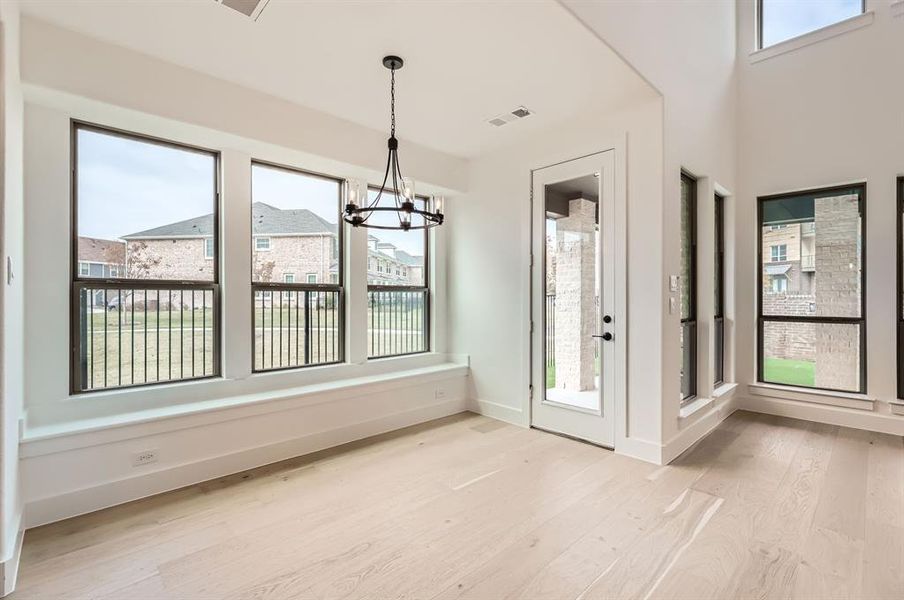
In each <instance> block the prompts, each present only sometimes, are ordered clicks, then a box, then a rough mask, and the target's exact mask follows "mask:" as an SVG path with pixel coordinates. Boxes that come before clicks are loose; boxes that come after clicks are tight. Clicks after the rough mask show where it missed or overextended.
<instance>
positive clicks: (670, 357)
mask: <svg viewBox="0 0 904 600" xmlns="http://www.w3.org/2000/svg"><path fill="white" fill-rule="evenodd" d="M562 3H563V4H564V5H565V6H566V7H567V8H568V9H569V10H571V11H572V12H573V13H574V14H575V16H576V17H577V18H579V19H580V20H581V21H582V22H583V23H584V24H585V25H586V26H587V27H588V29H589V30H590V31H592V32H593V33H595V34H596V35H597V36H598V37H599V38H600V39H602V40H604V41H605V42H606V43H607V44H608V45H610V46H611V47H612V48H613V49H614V50H615V51H616V52H618V53H619V54H620V55H621V56H622V57H623V58H624V59H625V60H626V61H627V62H628V63H630V64H631V65H632V66H633V67H634V68H635V69H636V70H637V71H638V72H639V73H640V74H641V75H642V76H643V77H645V78H646V79H647V81H649V82H650V83H651V84H652V85H653V86H654V87H655V88H656V89H657V90H658V91H659V92H660V93H661V94H662V97H663V118H664V133H663V140H664V141H663V152H664V154H663V161H664V168H663V172H662V173H663V179H662V180H661V182H662V190H663V192H662V197H663V201H662V208H661V215H662V218H661V227H662V229H661V235H662V243H661V245H660V246H659V251H660V252H661V264H662V266H661V270H660V271H659V280H658V281H656V282H655V286H656V290H657V293H658V296H659V299H660V305H659V313H660V316H658V317H656V318H659V319H661V321H662V324H663V328H662V343H661V364H662V377H661V382H660V385H661V387H660V391H659V395H660V398H661V400H662V411H661V418H662V425H661V427H662V440H663V443H664V444H670V443H672V442H673V441H674V442H675V443H677V444H678V445H679V446H681V445H684V444H686V443H687V438H686V437H685V436H684V435H683V434H682V430H683V429H684V428H686V427H689V426H690V424H691V420H689V419H682V418H680V417H679V398H680V391H679V390H680V368H681V350H680V340H679V333H680V315H679V314H677V311H676V313H675V314H670V313H669V306H668V303H669V296H670V295H671V296H675V294H674V293H671V294H670V293H669V291H668V277H669V275H675V274H678V273H679V266H680V264H679V257H680V253H679V228H678V223H679V222H680V219H679V215H680V213H679V207H680V197H681V196H680V174H681V170H682V169H685V170H687V171H688V172H690V173H691V174H693V175H694V176H696V177H698V178H700V181H699V183H698V203H699V213H698V214H699V217H700V219H699V223H700V227H699V236H698V252H699V257H700V260H699V262H698V274H697V275H698V288H697V297H698V300H699V306H698V343H699V354H698V357H699V363H700V364H699V369H698V396H699V397H701V398H703V399H706V398H710V397H712V396H713V386H712V384H711V383H710V382H711V381H712V359H711V347H712V339H711V338H712V300H711V299H712V296H713V291H712V290H713V287H712V258H711V256H712V252H711V249H712V243H713V234H712V227H711V226H709V224H711V223H712V210H711V207H712V197H713V191H714V189H715V188H716V186H719V187H721V190H722V192H723V193H725V194H727V195H728V196H729V199H728V203H727V207H726V208H727V211H726V212H727V214H726V221H727V222H728V223H729V224H731V223H732V222H733V219H734V214H733V199H732V198H731V196H733V195H734V191H735V187H736V171H737V167H736V148H737V143H738V136H737V134H736V108H737V98H736V92H737V89H736V88H737V85H736V77H735V6H734V3H733V2H730V1H726V2H713V1H711V0H684V1H682V2H636V1H632V0H607V1H606V2H587V1H582V0H564V1H563V2H562ZM731 241H732V240H731V239H729V240H728V242H729V247H730V246H731ZM731 258H732V257H731V252H730V248H729V255H728V257H727V260H729V261H730V260H731ZM632 268H633V264H632V265H630V266H629V270H630V269H632ZM733 275H734V271H733V265H731V264H729V271H728V279H727V280H726V287H727V290H729V291H730V290H731V289H732V287H733V286H732V282H731V278H732V277H733ZM652 285H653V284H652V283H651V286H652ZM630 301H631V300H630V299H629V302H630ZM734 318H735V310H734V298H733V297H732V296H731V294H730V293H729V295H728V296H727V297H726V329H727V331H728V334H729V335H731V334H732V329H733V322H734ZM632 343H634V342H633V339H632ZM730 359H731V356H730V355H729V364H728V368H727V375H726V380H727V381H731V375H732V373H733V370H732V368H731V364H730ZM717 409H719V408H718V407H715V408H714V409H712V410H717ZM710 416H715V415H713V414H712V413H707V414H706V415H704V414H702V413H701V414H696V415H695V416H694V417H693V420H697V419H701V418H704V417H706V418H709V417H710ZM704 432H705V431H704ZM697 435H699V434H698V433H693V434H692V435H691V436H690V439H692V438H694V437H696V436H697ZM673 451H674V449H673Z"/></svg>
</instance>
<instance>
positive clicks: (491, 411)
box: [469, 400, 530, 427]
mask: <svg viewBox="0 0 904 600" xmlns="http://www.w3.org/2000/svg"><path fill="white" fill-rule="evenodd" d="M469 408H470V410H471V412H475V413H477V414H479V415H483V416H485V417H491V418H493V419H498V420H500V421H505V422H506V423H511V424H512V425H518V426H519V427H530V420H529V416H528V415H527V414H526V413H525V412H524V411H523V410H521V409H520V408H512V407H511V406H506V405H505V404H499V403H498V402H492V401H490V400H471V401H470V402H469Z"/></svg>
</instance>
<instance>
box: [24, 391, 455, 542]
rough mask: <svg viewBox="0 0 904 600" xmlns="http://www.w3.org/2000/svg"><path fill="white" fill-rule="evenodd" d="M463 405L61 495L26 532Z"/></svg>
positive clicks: (46, 503)
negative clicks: (32, 528) (33, 528)
mask: <svg viewBox="0 0 904 600" xmlns="http://www.w3.org/2000/svg"><path fill="white" fill-rule="evenodd" d="M467 408H468V407H467V403H466V402H465V400H463V399H456V400H449V401H446V402H441V403H431V404H428V405H425V406H421V407H417V408H413V409H409V410H404V411H399V412H396V413H392V414H389V415H385V416H382V417H379V418H376V419H371V420H368V421H362V422H360V423H355V424H352V425H348V426H344V427H339V428H334V429H330V430H327V431H320V432H316V433H311V434H307V435H304V436H301V437H298V438H295V439H292V440H287V441H282V442H277V443H275V444H269V445H265V446H258V447H254V448H248V449H244V450H240V451H237V452H234V453H231V454H226V455H223V456H217V457H214V458H209V459H205V460H200V461H195V462H191V463H187V464H182V465H177V466H175V467H172V468H169V469H164V470H159V471H154V472H151V473H146V474H143V475H138V476H135V477H129V478H124V479H119V480H115V481H110V482H107V483H104V484H101V485H96V486H91V487H88V488H83V489H79V490H74V491H71V492H66V493H64V494H60V495H56V496H51V497H45V498H39V499H36V500H32V501H30V502H28V503H27V504H26V506H25V524H26V527H27V528H31V527H37V526H40V525H45V524H47V523H53V522H55V521H60V520H63V519H68V518H70V517H75V516H78V515H82V514H86V513H90V512H94V511H97V510H101V509H104V508H109V507H111V506H116V505H118V504H124V503H126V502H131V501H133V500H139V499H141V498H146V497H148V496H153V495H156V494H160V493H163V492H168V491H171V490H175V489H179V488H182V487H185V486H188V485H194V484H196V483H201V482H204V481H209V480H211V479H217V478H219V477H224V476H226V475H231V474H234V473H239V472H241V471H245V470H248V469H253V468H256V467H261V466H264V465H267V464H271V463H274V462H279V461H281V460H286V459H289V458H294V457H296V456H302V455H304V454H309V453H311V452H317V451H319V450H324V449H326V448H331V447H333V446H338V445H340V444H346V443H348V442H353V441H357V440H361V439H364V438H367V437H371V436H374V435H379V434H381V433H387V432H389V431H393V430H396V429H401V428H402V427H408V426H410V425H416V424H418V423H424V422H426V421H431V420H433V419H438V418H441V417H446V416H450V415H454V414H457V413H460V412H465V411H466V410H467Z"/></svg>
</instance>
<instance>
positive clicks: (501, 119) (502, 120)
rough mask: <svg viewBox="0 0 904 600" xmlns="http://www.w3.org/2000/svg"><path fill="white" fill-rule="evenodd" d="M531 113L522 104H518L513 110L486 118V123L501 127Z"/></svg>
mask: <svg viewBox="0 0 904 600" xmlns="http://www.w3.org/2000/svg"><path fill="white" fill-rule="evenodd" d="M532 114H533V113H532V112H531V111H530V110H529V109H527V108H525V107H524V106H519V107H518V108H516V109H515V110H513V111H510V112H506V113H502V114H501V115H496V116H495V117H493V118H492V119H487V123H489V124H490V125H492V126H494V127H502V126H503V125H507V124H509V123H512V122H513V121H517V120H518V119H523V118H524V117H527V116H530V115H532Z"/></svg>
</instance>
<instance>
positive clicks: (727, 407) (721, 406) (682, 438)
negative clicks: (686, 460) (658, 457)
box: [661, 396, 738, 465]
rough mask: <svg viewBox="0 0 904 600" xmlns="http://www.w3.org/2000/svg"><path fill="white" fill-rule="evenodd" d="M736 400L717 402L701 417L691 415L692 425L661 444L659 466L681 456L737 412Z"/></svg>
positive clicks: (732, 398)
mask: <svg viewBox="0 0 904 600" xmlns="http://www.w3.org/2000/svg"><path fill="white" fill-rule="evenodd" d="M736 398H737V397H736V396H735V397H731V398H729V399H728V400H726V401H725V402H721V403H720V402H717V403H716V404H715V405H714V406H710V407H709V408H708V410H707V411H706V412H705V413H703V414H702V415H699V413H698V414H695V415H693V416H694V420H693V422H692V423H689V424H688V425H686V426H685V427H684V428H683V429H681V431H679V432H678V433H677V434H675V435H674V436H673V437H672V439H670V440H669V441H668V442H666V443H665V444H663V446H662V463H661V464H664V465H667V464H669V463H670V462H672V461H673V460H675V459H676V458H678V457H679V456H681V455H682V454H683V453H684V452H685V451H686V450H687V449H688V448H690V447H691V446H693V445H694V444H696V443H697V442H699V441H700V440H702V439H703V438H705V437H706V436H708V435H709V434H710V433H712V432H713V430H714V429H715V428H716V427H718V426H719V425H720V424H721V423H722V421H724V420H725V419H727V418H728V417H729V416H731V414H732V413H733V412H735V411H736V410H738V406H737V402H736ZM698 415H699V416H698Z"/></svg>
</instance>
